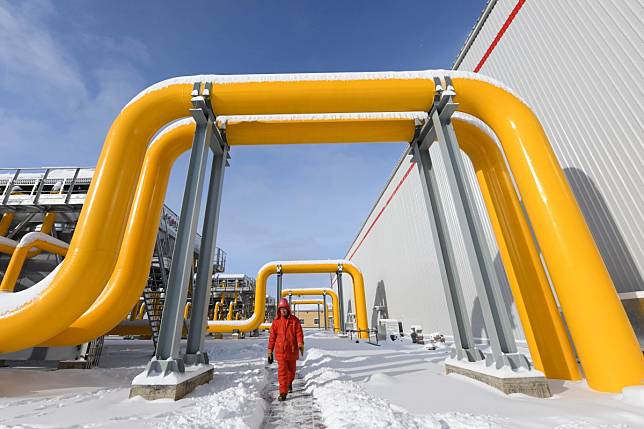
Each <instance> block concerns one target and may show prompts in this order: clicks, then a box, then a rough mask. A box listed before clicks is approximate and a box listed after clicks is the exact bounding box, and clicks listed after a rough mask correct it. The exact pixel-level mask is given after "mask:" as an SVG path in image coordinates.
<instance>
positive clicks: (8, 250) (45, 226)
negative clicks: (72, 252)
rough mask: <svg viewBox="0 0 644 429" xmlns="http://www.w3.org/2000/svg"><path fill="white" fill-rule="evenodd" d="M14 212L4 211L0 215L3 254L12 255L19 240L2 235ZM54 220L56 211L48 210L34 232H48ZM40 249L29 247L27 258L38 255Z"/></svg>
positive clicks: (0, 245) (0, 249)
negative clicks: (37, 229) (38, 228)
mask: <svg viewBox="0 0 644 429" xmlns="http://www.w3.org/2000/svg"><path fill="white" fill-rule="evenodd" d="M13 217H14V214H13V213H5V214H4V215H2V219H1V220H0V253H4V254H5V255H12V254H13V252H14V251H15V250H16V247H18V245H19V243H20V242H19V241H17V240H12V239H10V238H7V237H3V235H5V234H6V233H7V232H8V230H9V226H10V225H11V221H12V220H13ZM55 220H56V213H53V212H50V213H46V214H45V217H44V219H43V222H42V224H41V225H40V231H36V232H41V233H43V234H50V233H51V230H52V228H53V226H54V221H55ZM41 251H42V249H31V250H30V251H29V252H28V253H27V257H28V258H33V257H34V256H36V255H39V254H40V252H41Z"/></svg>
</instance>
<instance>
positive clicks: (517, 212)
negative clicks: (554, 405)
mask: <svg viewBox="0 0 644 429" xmlns="http://www.w3.org/2000/svg"><path fill="white" fill-rule="evenodd" d="M452 124H453V125H454V130H455V132H456V136H457V138H458V142H459V144H460V146H461V149H463V151H464V152H465V153H467V155H468V156H469V158H470V160H471V161H472V164H473V166H474V170H475V171H476V177H477V181H478V183H479V187H480V189H481V193H482V195H483V200H484V202H485V205H486V208H487V212H488V215H489V217H490V221H491V224H492V228H493V230H494V234H495V236H496V241H497V243H498V246H499V253H500V255H501V259H502V260H503V265H504V267H505V270H506V273H507V275H508V282H509V284H510V288H511V290H512V295H513V296H514V301H515V304H516V306H517V312H518V314H519V318H520V319H521V324H522V325H523V329H524V331H525V334H526V340H527V343H528V347H529V349H530V354H531V355H532V359H533V361H534V365H535V367H536V368H537V369H539V370H542V371H544V373H545V375H546V377H548V378H556V379H565V380H578V379H580V378H581V376H580V374H579V369H578V368H577V361H576V359H575V356H574V353H573V351H572V347H571V345H570V342H569V341H568V336H567V334H566V331H565V328H564V325H563V322H562V320H561V317H560V315H559V310H558V308H557V305H556V302H555V299H554V295H553V294H552V290H551V289H550V284H549V283H548V279H547V277H546V274H545V271H544V270H543V267H542V265H541V259H540V258H539V254H538V252H537V249H536V246H535V244H534V241H533V238H532V233H531V232H530V229H529V226H528V223H527V221H526V219H525V218H524V214H523V210H522V208H521V204H520V202H519V197H518V196H517V194H516V191H515V190H514V185H513V184H512V179H511V175H510V172H509V171H508V169H507V166H506V164H505V160H504V158H503V155H502V153H501V151H500V149H499V147H498V146H497V145H496V142H495V141H494V140H493V138H492V137H491V136H490V135H488V134H487V133H486V132H485V131H484V130H482V129H481V128H479V127H478V126H476V125H475V124H473V123H471V122H470V121H467V120H464V119H462V118H460V117H458V116H456V117H454V118H453V120H452Z"/></svg>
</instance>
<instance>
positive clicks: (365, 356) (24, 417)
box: [0, 331, 644, 429]
mask: <svg viewBox="0 0 644 429" xmlns="http://www.w3.org/2000/svg"><path fill="white" fill-rule="evenodd" d="M305 342H306V348H307V352H306V355H305V358H304V359H303V360H300V362H299V363H298V366H299V367H300V369H299V371H300V373H301V375H302V377H303V378H304V385H305V386H306V389H307V391H308V392H309V393H310V394H311V395H312V396H313V399H314V401H315V403H316V404H317V407H318V408H319V412H320V413H321V416H322V419H323V423H324V424H325V425H326V426H327V427H328V428H345V427H346V428H425V427H427V428H434V427H435V428H494V427H505V428H552V427H558V428H598V427H606V428H608V427H615V428H626V427H630V428H644V407H642V406H640V407H638V406H637V405H634V404H629V403H627V402H625V401H623V400H622V399H621V397H620V396H621V395H611V394H600V393H597V392H593V391H591V390H589V389H588V388H587V387H586V386H585V384H584V383H582V382H574V383H572V382H557V381H554V382H551V384H550V388H551V390H552V392H553V394H554V397H553V398H550V399H536V398H531V397H528V396H524V395H520V394H515V395H511V396H505V395H504V394H502V393H500V392H499V391H497V390H495V389H493V388H490V387H488V386H485V385H482V384H479V383H476V382H474V381H471V380H469V379H467V378H464V377H462V376H459V375H449V376H445V375H443V367H442V365H441V361H442V360H443V359H444V358H445V356H446V350H445V349H442V350H441V349H439V350H436V351H428V350H425V349H424V348H423V346H419V345H415V344H410V343H409V342H406V341H403V342H395V343H391V342H388V343H385V344H383V345H381V346H380V347H376V346H373V345H370V344H366V343H360V344H356V343H353V342H350V341H349V340H348V339H341V338H336V337H332V336H330V335H327V334H325V333H322V332H315V331H311V332H307V334H306V341H305ZM207 344H208V348H209V354H210V357H211V361H212V363H213V364H214V366H215V377H214V380H213V381H212V382H211V383H210V384H208V385H205V386H201V387H199V388H197V389H196V390H195V391H194V392H193V393H191V394H190V395H189V396H188V397H186V398H184V399H182V400H180V401H178V402H173V401H167V400H159V401H153V402H148V401H144V400H142V399H141V398H135V399H128V393H129V386H130V382H131V380H132V378H133V377H134V376H135V375H136V374H138V373H139V372H140V371H141V370H142V369H143V367H144V365H145V363H146V362H147V360H148V359H149V357H150V354H151V352H152V348H151V344H150V343H149V342H147V341H135V340H107V341H106V345H105V349H104V352H103V358H102V364H101V368H99V369H94V370H46V369H24V368H0V428H2V429H4V428H18V427H19V428H60V427H75V428H90V427H91V428H94V427H100V428H110V427H118V428H130V427H131V428H141V427H171V428H197V427H199V428H202V427H203V428H206V427H217V428H247V427H248V428H259V427H261V424H262V420H263V418H264V415H265V414H266V413H267V411H268V410H267V407H269V406H271V404H268V403H267V402H266V401H265V399H264V398H265V397H266V392H265V389H267V388H269V386H270V385H271V380H269V379H268V378H269V376H272V374H273V373H274V372H273V371H266V370H265V368H264V364H265V348H266V337H264V338H246V339H244V340H209V341H208V343H207ZM284 406H288V402H287V403H286V404H284Z"/></svg>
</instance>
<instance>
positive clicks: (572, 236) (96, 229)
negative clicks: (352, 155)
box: [0, 71, 644, 391]
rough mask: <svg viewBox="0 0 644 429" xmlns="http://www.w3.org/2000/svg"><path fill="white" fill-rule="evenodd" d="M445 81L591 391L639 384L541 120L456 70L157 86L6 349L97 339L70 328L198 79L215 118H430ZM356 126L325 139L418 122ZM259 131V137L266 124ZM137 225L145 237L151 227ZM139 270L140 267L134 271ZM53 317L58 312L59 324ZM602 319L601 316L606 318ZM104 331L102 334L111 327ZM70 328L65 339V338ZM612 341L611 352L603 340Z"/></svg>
mask: <svg viewBox="0 0 644 429" xmlns="http://www.w3.org/2000/svg"><path fill="white" fill-rule="evenodd" d="M444 75H451V76H452V79H453V83H454V87H455V88H456V90H457V92H458V94H457V96H456V101H457V102H458V103H460V106H459V111H462V112H464V113H468V114H471V115H473V116H475V117H478V118H480V119H481V120H483V121H484V122H485V123H486V124H488V125H489V126H490V127H491V128H492V129H493V131H494V133H495V134H496V135H497V136H498V137H499V140H500V142H501V144H502V146H503V150H504V152H505V154H506V157H507V160H508V163H509V166H510V169H511V171H512V174H513V177H514V178H515V180H516V183H517V186H518V188H519V192H520V193H521V195H522V196H523V201H524V203H525V207H526V211H527V212H528V215H529V217H530V219H531V221H532V224H533V227H534V232H535V235H536V238H537V240H538V242H539V245H540V247H541V250H542V253H543V257H544V260H545V262H546V265H547V267H548V271H549V274H550V276H551V279H552V281H553V284H554V287H555V289H556V292H557V296H558V298H559V302H560V304H561V306H562V309H563V311H564V313H565V315H566V320H567V322H568V326H569V328H570V332H571V336H572V338H573V341H574V342H575V346H576V348H577V352H578V354H579V357H580V360H581V362H582V366H583V368H584V372H585V374H586V376H587V379H588V383H589V385H590V386H591V387H593V388H596V389H598V390H605V391H618V390H620V389H621V388H622V387H624V386H627V385H633V384H639V383H640V381H641V379H642V378H643V376H644V358H643V357H642V355H641V352H640V350H639V344H638V343H637V340H636V338H635V334H634V333H633V330H632V328H631V326H630V323H629V321H628V319H627V317H626V314H625V312H624V309H623V308H622V306H621V302H620V301H619V298H618V297H617V294H616V292H615V289H614V287H613V285H612V282H611V279H610V277H609V276H608V272H607V270H606V268H605V266H604V264H603V261H602V259H601V256H600V254H599V252H598V250H597V248H596V246H595V243H594V241H593V239H592V236H591V234H590V231H589V230H588V227H587V226H586V224H585V221H584V219H583V216H582V214H581V212H580V210H579V208H578V206H577V204H576V201H575V199H574V196H573V194H572V192H571V191H570V189H569V187H568V184H567V182H566V179H565V176H564V175H563V172H562V171H561V167H560V166H559V164H558V162H557V159H556V157H555V155H554V153H553V151H552V149H551V148H550V146H549V144H548V141H547V138H546V136H545V134H544V132H543V129H542V128H541V126H540V124H539V122H538V120H537V118H536V116H535V115H534V114H533V112H532V111H531V110H530V109H529V108H528V107H527V106H526V105H525V104H524V103H523V102H522V101H521V100H520V99H518V98H517V97H516V96H515V95H513V94H512V93H510V92H509V91H507V90H505V89H503V88H501V87H500V86H498V85H496V84H494V83H492V82H490V81H488V80H485V78H481V77H480V76H478V75H471V74H464V73H459V72H449V71H440V72H431V71H427V72H391V73H366V74H352V73H339V74H322V75H315V74H308V75H273V76H270V75H268V76H267V75H259V76H244V77H241V78H239V77H222V76H201V77H188V78H183V79H180V80H177V81H170V82H163V83H160V84H157V85H154V86H153V87H152V88H150V90H148V91H145V92H144V93H142V94H140V95H139V96H137V97H136V98H135V99H134V100H132V102H130V103H129V104H128V105H127V106H126V107H125V108H124V109H123V111H122V112H121V114H119V116H118V117H117V118H116V120H115V121H114V123H113V125H112V127H111V128H110V131H109V133H108V135H107V137H106V140H105V144H104V146H103V150H102V152H101V156H100V158H99V161H98V163H97V167H96V171H95V175H94V180H93V182H92V185H91V186H90V189H89V192H88V195H87V199H86V204H85V205H84V207H83V210H82V212H81V216H80V218H79V221H78V223H77V228H76V233H75V235H74V238H73V240H72V243H70V249H69V252H68V255H67V257H66V259H65V261H64V262H63V264H62V266H61V268H60V269H59V270H58V272H57V273H56V274H55V276H54V278H53V281H52V282H51V283H50V284H49V286H48V287H47V288H46V289H45V290H44V292H43V293H42V294H40V295H39V296H38V297H37V298H36V299H34V300H31V301H28V302H27V301H25V302H22V303H21V304H20V305H17V306H15V307H14V308H12V309H10V310H8V311H6V312H4V313H3V314H0V324H1V325H2V326H3V335H2V336H1V337H0V352H8V351H15V350H20V349H23V348H26V347H30V346H33V345H36V344H39V343H41V342H43V341H45V340H47V339H48V338H51V337H57V338H55V339H54V340H52V342H53V343H60V344H70V343H71V344H77V343H79V342H84V341H86V340H87V339H90V338H93V337H95V336H97V335H94V334H95V333H96V331H97V330H98V329H92V328H90V327H75V328H74V329H71V328H70V329H67V327H69V326H70V325H71V324H72V323H75V321H76V320H77V319H78V318H79V317H80V316H81V315H83V313H85V312H86V311H87V309H88V308H89V307H90V306H92V304H93V303H94V302H95V301H96V299H97V297H99V295H101V292H102V291H103V289H104V286H105V285H106V284H107V282H108V279H109V278H110V276H111V275H112V272H113V271H114V267H115V264H116V261H117V259H118V258H119V249H120V252H121V253H123V252H127V251H131V250H129V247H131V246H141V247H146V246H147V243H146V244H142V243H129V244H128V246H121V242H122V241H123V237H124V232H125V231H126V228H127V227H128V226H129V223H128V218H129V217H128V214H129V213H130V209H131V208H133V210H132V214H133V215H136V213H137V212H138V211H139V210H140V209H141V207H140V205H141V204H142V205H146V204H147V203H148V201H147V200H139V202H137V204H136V205H134V206H133V205H132V202H133V195H134V192H135V188H136V183H137V179H138V177H139V173H140V172H141V169H142V166H143V160H144V155H145V151H146V149H147V145H148V142H150V140H151V139H152V137H153V136H154V135H155V134H156V133H157V132H158V130H160V129H161V128H162V127H163V126H165V125H166V124H168V123H170V122H172V121H174V120H176V119H179V118H182V117H185V116H186V115H187V112H188V109H189V108H190V107H191V105H190V96H191V91H192V83H193V82H195V81H197V80H201V81H213V87H212V89H211V94H212V97H213V105H214V107H215V113H216V114H218V115H258V114H309V113H312V114H317V113H343V112H413V111H420V112H423V111H427V110H428V109H429V107H430V105H431V103H432V100H433V95H434V87H435V85H434V82H433V80H432V79H433V77H434V76H444ZM351 122H353V124H352V126H351V127H349V130H344V131H346V132H347V134H344V135H342V136H338V138H337V139H336V138H335V137H333V136H326V137H325V138H324V141H328V142H361V141H374V140H371V139H372V138H374V137H372V136H373V135H374V130H375V132H376V133H377V131H378V129H380V130H381V131H382V135H387V136H388V140H390V141H391V140H394V141H409V140H410V138H411V136H412V135H413V130H414V125H415V124H414V121H410V120H406V119H398V120H394V119H391V120H380V121H376V122H374V121H369V120H361V119H356V120H352V121H351ZM361 122H365V124H364V126H361V125H362V124H361ZM252 124H253V125H252V126H253V127H254V129H259V130H260V131H261V127H262V123H261V121H260V122H257V123H252ZM405 124H406V125H405ZM235 126H236V125H235V123H234V122H233V123H228V124H227V135H228V143H229V144H230V145H231V146H232V145H239V144H258V143H262V141H261V139H259V140H252V141H244V140H243V139H242V138H241V137H240V138H239V139H238V140H236V137H235ZM348 131H350V133H349V132H348ZM256 135H257V136H261V135H262V133H261V132H259V133H258V134H256ZM284 137H285V138H284V140H283V143H298V142H302V141H307V140H306V138H310V137H306V136H303V135H301V136H297V135H293V134H291V135H285V136H284ZM394 137H395V138H394ZM313 141H314V140H313ZM141 177H144V175H142V176H141ZM155 185H156V184H155V183H152V184H151V187H152V188H153V189H154V186H155ZM105 225H110V228H105ZM140 227H141V228H142V229H143V230H145V226H140ZM154 228H156V225H155V226H154ZM137 232H141V231H137ZM143 253H145V252H143ZM131 269H132V270H134V271H136V267H131ZM80 283H82V284H83V285H84V287H83V288H82V289H81V290H78V289H77V288H73V287H72V286H73V285H77V284H80ZM134 284H138V283H134ZM579 285H584V287H580V286H579ZM589 285H592V286H589ZM110 294H111V292H107V293H104V294H103V295H110ZM104 301H105V300H103V302H104ZM260 301H261V300H260ZM130 303H131V302H130ZM63 306H64V307H65V308H66V309H67V311H66V312H64V314H61V313H60V312H58V311H57V310H58V309H59V308H62V307H63ZM128 310H129V309H126V310H125V311H124V312H123V314H121V316H120V317H121V318H122V317H123V316H124V315H125V314H127V311H128ZM51 314H57V315H58V316H59V317H57V318H55V319H52V318H51V317H50V315H51ZM598 314H602V315H603V317H601V318H598V317H597V315H598ZM99 325H100V326H101V330H102V329H104V328H105V326H103V325H101V324H100V323H99ZM64 330H66V332H65V334H64V335H62V336H58V335H59V334H60V333H61V332H62V331H64ZM106 330H109V328H107V329H106ZM106 330H102V332H101V333H104V332H105V331H106ZM89 334H92V336H91V337H88V335H89ZM609 336H610V338H611V339H612V344H611V347H610V348H609V349H606V348H605V347H603V345H602V344H600V343H598V342H597V341H595V338H597V337H609ZM86 337H87V338H86ZM79 338H80V339H83V340H81V341H78V339H79ZM616 363H617V364H616Z"/></svg>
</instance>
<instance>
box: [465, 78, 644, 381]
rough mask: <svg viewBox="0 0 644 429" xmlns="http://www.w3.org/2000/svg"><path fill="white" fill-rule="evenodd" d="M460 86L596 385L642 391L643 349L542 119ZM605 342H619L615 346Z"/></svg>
mask: <svg viewBox="0 0 644 429" xmlns="http://www.w3.org/2000/svg"><path fill="white" fill-rule="evenodd" d="M453 82H454V87H455V88H456V91H457V94H458V95H457V96H456V98H455V100H456V101H457V102H458V103H459V110H460V111H462V112H465V113H468V114H471V115H473V116H476V117H477V118H479V119H481V120H482V121H483V122H485V123H486V124H487V125H489V126H490V127H491V128H492V130H493V131H494V133H495V134H496V135H497V136H498V138H499V140H500V142H501V145H502V146H503V151H504V153H505V155H506V158H507V160H508V163H509V166H510V169H511V171H512V175H513V177H514V179H515V181H516V183H517V187H518V188H519V192H520V193H521V196H522V197H523V202H524V204H525V208H526V211H527V213H528V216H529V218H530V220H531V222H532V226H533V228H534V233H535V236H536V238H537V241H538V242H539V245H540V247H541V251H542V254H543V257H544V260H545V262H546V266H547V268H548V272H549V274H550V277H551V279H552V282H553V285H554V287H555V290H556V292H557V296H558V298H559V303H560V304H561V307H562V309H563V312H564V315H565V317H566V322H567V323H568V328H569V329H570V334H571V337H572V339H573V341H574V343H575V347H576V350H577V354H578V355H579V359H580V360H581V364H582V366H583V369H584V373H585V374H586V378H587V380H588V384H589V385H590V386H591V387H592V388H594V389H597V390H601V391H611V392H616V391H620V390H621V389H622V388H623V387H625V386H629V385H637V384H640V383H641V382H642V379H644V357H642V353H641V350H640V347H639V343H638V341H637V338H636V337H635V333H634V332H633V328H632V326H631V324H630V322H629V320H628V317H627V316H626V312H625V311H624V308H623V306H622V304H621V302H620V300H619V297H618V296H617V292H616V290H615V287H614V286H613V283H612V281H611V278H610V276H609V274H608V271H607V270H606V266H605V265H604V262H603V260H602V257H601V255H600V253H599V251H598V250H597V246H596V245H595V242H594V240H593V237H592V235H591V232H590V230H589V229H588V226H587V225H586V222H585V220H584V217H583V215H582V213H581V211H580V209H579V206H578V205H577V202H576V200H575V197H574V195H573V193H572V191H571V190H570V187H569V186H568V182H567V181H566V177H565V175H564V173H563V171H562V169H561V166H560V165H559V162H558V161H557V157H556V156H555V153H554V151H553V150H552V148H551V147H550V144H549V143H548V139H547V137H546V135H545V132H544V131H543V128H542V127H541V124H540V123H539V121H538V119H537V117H536V115H535V114H534V113H533V112H532V110H530V108H529V107H528V106H527V105H525V104H524V103H523V102H522V101H521V100H520V99H518V98H517V97H516V96H514V95H513V94H511V93H510V92H508V91H506V90H504V89H502V88H500V87H498V86H495V85H493V84H490V83H487V82H484V81H479V80H474V79H471V78H455V79H453ZM598 315H601V317H598ZM597 338H611V347H608V348H607V347H605V345H603V344H601V342H598V341H597Z"/></svg>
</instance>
